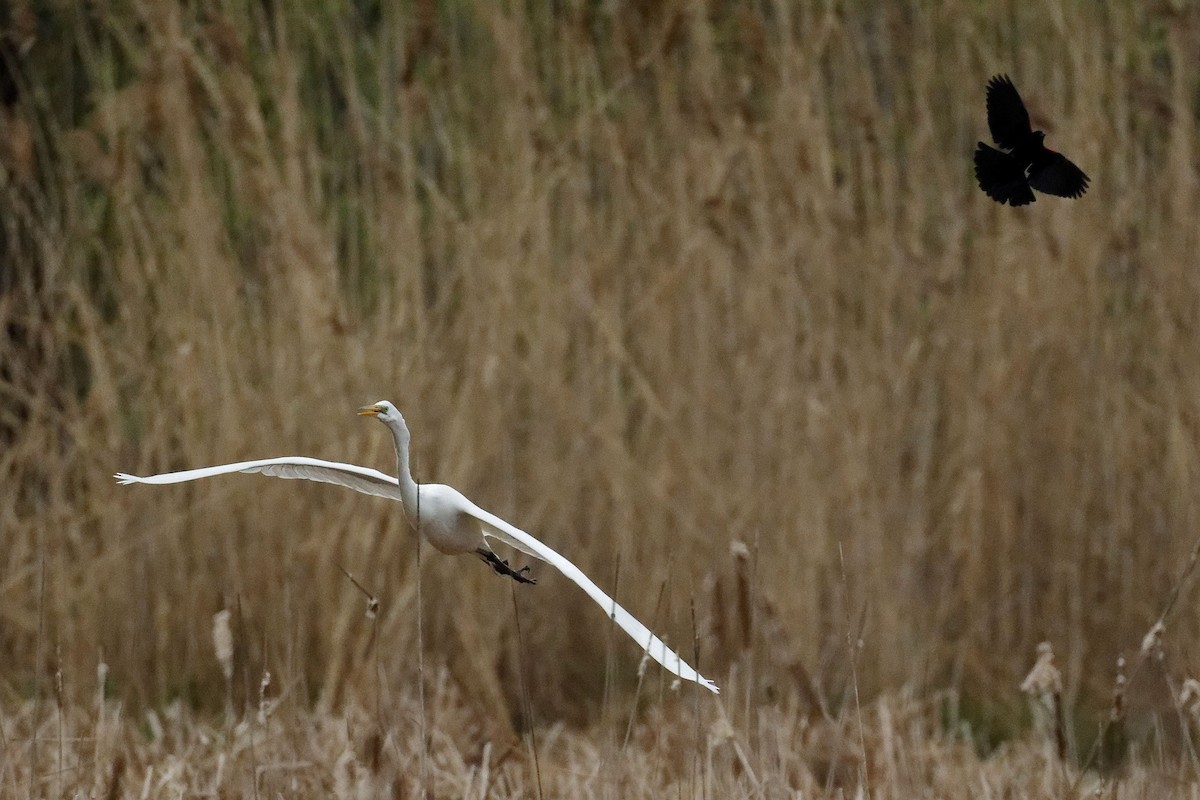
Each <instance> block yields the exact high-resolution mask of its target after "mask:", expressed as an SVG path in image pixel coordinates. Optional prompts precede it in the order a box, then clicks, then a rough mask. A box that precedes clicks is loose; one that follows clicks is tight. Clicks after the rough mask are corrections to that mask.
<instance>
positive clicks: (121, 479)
mask: <svg viewBox="0 0 1200 800" xmlns="http://www.w3.org/2000/svg"><path fill="white" fill-rule="evenodd" d="M113 477H114V478H116V479H117V483H119V484H121V485H122V486H128V485H129V484H131V483H134V482H135V481H136V480H137V478H135V477H134V476H132V475H126V474H125V473H124V472H118V473H116V474H115V475H113Z"/></svg>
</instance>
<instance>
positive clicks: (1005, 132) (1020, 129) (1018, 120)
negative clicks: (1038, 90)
mask: <svg viewBox="0 0 1200 800" xmlns="http://www.w3.org/2000/svg"><path fill="white" fill-rule="evenodd" d="M987 116H988V128H990V129H991V131H992V140H993V141H995V142H996V144H998V145H1000V146H1001V147H1003V148H1004V149H1005V150H1012V149H1013V148H1014V147H1016V146H1017V145H1018V144H1020V143H1021V141H1022V140H1023V139H1024V138H1025V137H1027V136H1029V134H1030V133H1032V131H1033V129H1032V128H1031V127H1030V125H1029V112H1028V111H1026V110H1025V104H1024V103H1022V102H1021V95H1019V94H1017V87H1015V86H1013V82H1012V81H1011V80H1009V79H1008V76H1007V75H996V76H994V77H993V78H992V79H991V80H990V81H988V87H987Z"/></svg>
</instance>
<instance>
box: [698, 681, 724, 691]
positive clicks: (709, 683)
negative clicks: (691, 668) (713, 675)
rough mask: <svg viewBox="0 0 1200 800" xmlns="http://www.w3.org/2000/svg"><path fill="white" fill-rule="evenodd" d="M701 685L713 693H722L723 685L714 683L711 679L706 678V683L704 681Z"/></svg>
mask: <svg viewBox="0 0 1200 800" xmlns="http://www.w3.org/2000/svg"><path fill="white" fill-rule="evenodd" d="M700 685H701V686H703V687H704V688H705V689H708V690H709V691H710V692H712V693H713V694H720V693H721V687H719V686H717V685H716V684H715V683H713V682H712V681H710V680H705V681H704V683H702V684H700Z"/></svg>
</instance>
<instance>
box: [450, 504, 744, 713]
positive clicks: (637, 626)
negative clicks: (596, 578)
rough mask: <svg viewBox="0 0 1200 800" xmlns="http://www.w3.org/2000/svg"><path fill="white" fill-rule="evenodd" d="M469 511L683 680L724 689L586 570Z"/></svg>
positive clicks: (488, 515)
mask: <svg viewBox="0 0 1200 800" xmlns="http://www.w3.org/2000/svg"><path fill="white" fill-rule="evenodd" d="M464 499H465V498H464ZM466 511H467V513H468V514H470V515H471V516H473V517H475V518H476V519H477V520H479V521H480V523H482V525H483V533H484V535H485V536H490V537H493V538H495V539H499V540H500V541H502V542H504V543H505V544H507V545H509V546H511V547H514V548H516V549H517V550H520V551H521V552H522V553H525V554H526V555H530V556H533V557H534V558H537V559H540V560H542V561H545V562H546V563H547V564H549V565H550V566H552V567H554V568H555V569H557V570H558V571H559V572H561V573H562V574H563V575H566V576H567V577H568V578H570V579H571V580H573V581H575V583H576V584H578V585H579V588H581V589H583V590H584V591H585V592H587V594H588V597H590V598H592V599H593V600H595V601H596V602H597V603H599V604H600V607H601V608H603V609H604V613H606V614H608V616H609V618H610V619H612V621H613V622H615V623H617V624H618V625H620V626H621V629H622V630H623V631H625V632H626V633H628V634H629V635H630V636H631V637H633V640H634V641H635V642H637V643H638V645H640V646H641V647H642V648H643V649H644V650H645V651H646V653H648V654H649V656H650V657H651V658H653V659H654V660H655V661H657V662H658V663H659V664H662V665H663V667H665V668H666V669H667V670H668V671H669V672H673V673H675V674H676V675H678V676H679V677H681V678H683V679H684V680H689V681H695V682H696V683H698V684H700V685H701V686H703V687H704V688H705V689H708V690H709V691H711V692H713V693H714V694H719V693H720V691H721V690H720V689H718V688H717V685H716V684H715V683H713V682H712V681H710V680H708V679H707V678H705V677H704V676H703V675H701V674H700V673H699V672H697V671H696V670H695V669H693V668H692V667H691V665H689V664H688V663H687V662H686V661H684V660H683V659H682V658H680V657H679V654H678V653H676V652H675V651H674V650H672V649H671V648H669V647H667V645H666V643H665V642H663V640H662V639H659V638H658V637H657V636H655V635H654V634H653V633H651V632H650V629H649V628H647V627H646V626H645V625H643V624H642V623H641V622H639V621H638V620H637V618H635V617H634V616H633V615H632V614H630V613H629V612H628V611H626V610H625V609H623V608H621V606H619V605H617V601H615V600H613V599H612V598H611V597H609V596H608V595H606V594H605V593H604V592H603V591H602V590H601V589H600V587H599V586H597V585H596V584H595V583H593V582H592V579H591V578H589V577H588V576H587V575H584V574H583V570H581V569H580V568H579V567H577V566H575V565H574V564H572V563H571V562H570V561H568V560H567V559H566V557H564V556H562V555H560V554H559V553H558V552H556V551H555V550H554V549H552V548H551V547H549V546H548V545H545V544H542V543H541V542H539V541H538V540H537V539H535V538H534V537H532V536H530V535H529V534H528V533H526V532H525V531H523V530H521V529H520V528H518V527H516V526H514V525H510V524H509V523H507V522H505V521H504V520H502V519H500V518H499V517H497V516H496V515H495V514H491V513H489V512H487V511H484V510H483V509H482V508H480V507H479V506H477V505H475V504H474V503H472V502H471V501H469V500H468V501H467V508H466Z"/></svg>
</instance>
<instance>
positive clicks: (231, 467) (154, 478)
mask: <svg viewBox="0 0 1200 800" xmlns="http://www.w3.org/2000/svg"><path fill="white" fill-rule="evenodd" d="M358 414H359V416H367V417H375V418H376V419H378V420H379V421H380V422H382V423H383V424H384V425H386V426H387V427H388V430H390V431H391V432H392V438H393V439H394V440H395V443H396V471H397V474H398V477H396V478H393V477H392V476H390V475H385V474H383V473H382V472H379V471H378V470H374V469H370V468H368V467H359V466H356V465H354V464H342V463H339V462H337V461H323V460H321V459H318V458H305V457H303V456H285V457H283V458H264V459H260V460H258V461H239V462H237V463H235V464H222V465H220V466H216V467H203V468H201V469H189V470H185V471H182V472H166V473H163V474H161V475H151V476H149V477H146V478H141V477H138V476H136V475H127V474H125V473H123V472H118V473H117V474H116V475H115V476H113V477H115V478H116V479H117V480H118V481H119V482H120V483H122V484H129V483H151V484H167V483H183V482H184V481H194V480H197V479H199V478H209V477H212V476H214V475H225V474H227V473H230V472H257V473H261V474H263V475H272V476H274V477H276V478H292V479H305V480H310V481H320V482H322V483H335V484H337V485H339V486H345V487H347V488H350V489H354V490H355V491H359V492H363V493H365V494H373V495H377V496H379V497H387V498H390V499H392V500H399V501H400V502H401V503H402V504H403V507H404V516H405V518H406V519H407V520H408V522H409V525H410V526H411V527H412V528H413V529H414V530H416V531H417V533H418V534H420V535H421V536H424V537H425V539H426V540H427V541H428V542H429V543H430V544H431V545H433V546H434V547H435V548H437V549H438V550H440V551H441V552H443V553H447V554H450V555H455V554H460V553H473V554H475V555H478V556H479V557H480V558H482V559H483V560H484V561H486V562H487V563H488V564H489V565H491V566H492V568H493V569H495V570H496V571H497V572H498V573H500V574H502V575H508V576H509V577H512V578H513V579H515V580H518V581H521V582H522V583H533V582H534V581H533V579H532V578H529V577H527V576H526V574H525V573H526V571H527V570H528V569H529V568H528V567H523V568H521V569H519V570H514V569H512V568H511V567H509V566H508V562H507V561H504V560H501V559H500V557H499V556H497V555H496V554H495V553H494V552H492V549H491V547H489V546H488V543H487V539H488V538H491V539H496V540H499V541H501V542H503V543H505V544H507V545H509V546H510V547H513V548H515V549H517V550H519V551H521V552H522V553H525V554H527V555H530V556H533V557H534V558H537V559H540V560H542V561H545V562H546V563H548V564H550V565H551V566H552V567H554V568H555V569H557V570H558V571H559V572H561V573H562V574H563V575H566V576H567V577H568V578H570V579H571V580H573V581H574V582H575V583H576V584H578V585H579V587H580V588H581V589H583V590H584V591H585V592H587V595H588V597H590V598H592V599H593V600H595V601H596V602H597V603H598V604H599V605H600V607H601V608H603V609H604V612H605V613H606V614H608V616H609V618H610V619H612V621H613V622H615V623H617V625H619V626H621V629H622V630H624V631H625V632H626V633H627V634H629V635H630V636H631V637H633V640H634V641H635V642H637V643H638V644H639V645H640V646H641V647H642V648H643V649H644V650H645V651H646V653H647V654H648V655H649V656H650V657H651V658H653V659H654V660H655V661H657V662H658V663H659V664H662V665H663V667H665V668H666V669H667V670H668V671H670V672H672V673H674V674H676V675H678V676H679V677H680V678H683V679H684V680H689V681H695V682H696V683H698V684H700V685H701V686H703V687H704V688H706V689H708V690H709V691H711V692H713V693H719V692H720V690H719V689H718V688H717V685H716V684H715V683H713V682H712V681H710V680H708V679H707V678H705V677H704V676H703V675H701V674H700V673H699V672H697V671H696V670H695V669H693V668H692V667H691V666H690V665H689V664H688V663H687V662H686V661H684V660H683V659H682V658H680V657H679V654H677V653H676V652H675V651H674V650H671V649H670V648H669V647H667V645H666V644H665V643H664V642H663V641H662V640H661V639H659V638H658V637H657V636H655V635H654V634H653V633H651V631H650V629H649V628H647V627H646V626H645V625H643V624H642V623H641V622H639V621H638V620H637V619H636V618H635V617H634V616H633V615H632V614H630V613H629V612H628V611H626V610H625V609H624V608H621V606H619V605H618V604H617V602H616V601H615V600H613V599H612V598H611V597H609V596H608V595H607V594H605V593H604V592H603V591H602V590H601V589H600V587H599V586H597V585H596V584H595V583H593V582H592V579H591V578H589V577H588V576H587V575H585V574H583V571H582V570H580V569H579V567H577V566H575V565H574V564H572V563H571V562H570V561H569V560H567V559H566V558H565V557H564V556H562V555H560V554H559V553H558V552H557V551H555V550H553V549H552V548H550V547H549V546H547V545H545V544H543V543H541V542H539V541H538V540H537V539H535V538H534V537H533V536H530V535H529V534H528V533H526V532H525V531H523V530H521V529H520V528H517V527H516V526H514V525H510V524H509V523H507V522H505V521H504V520H502V519H500V518H499V517H497V516H496V515H495V514H491V513H489V512H487V511H484V510H483V509H482V508H480V507H479V506H477V505H475V504H474V503H472V502H471V501H470V500H468V499H467V498H466V497H465V496H463V494H462V493H461V492H459V491H458V490H457V489H454V488H452V487H450V486H444V485H442V484H437V483H426V484H418V483H417V482H416V481H414V480H413V477H412V473H411V472H410V471H409V467H408V445H409V439H410V435H409V432H408V425H406V424H405V422H404V417H403V416H402V415H401V414H400V412H399V410H397V409H396V407H395V406H394V405H392V404H391V403H389V402H388V401H386V400H382V401H380V402H378V403H375V404H374V405H369V406H364V407H363V408H360V409H359V410H358Z"/></svg>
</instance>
